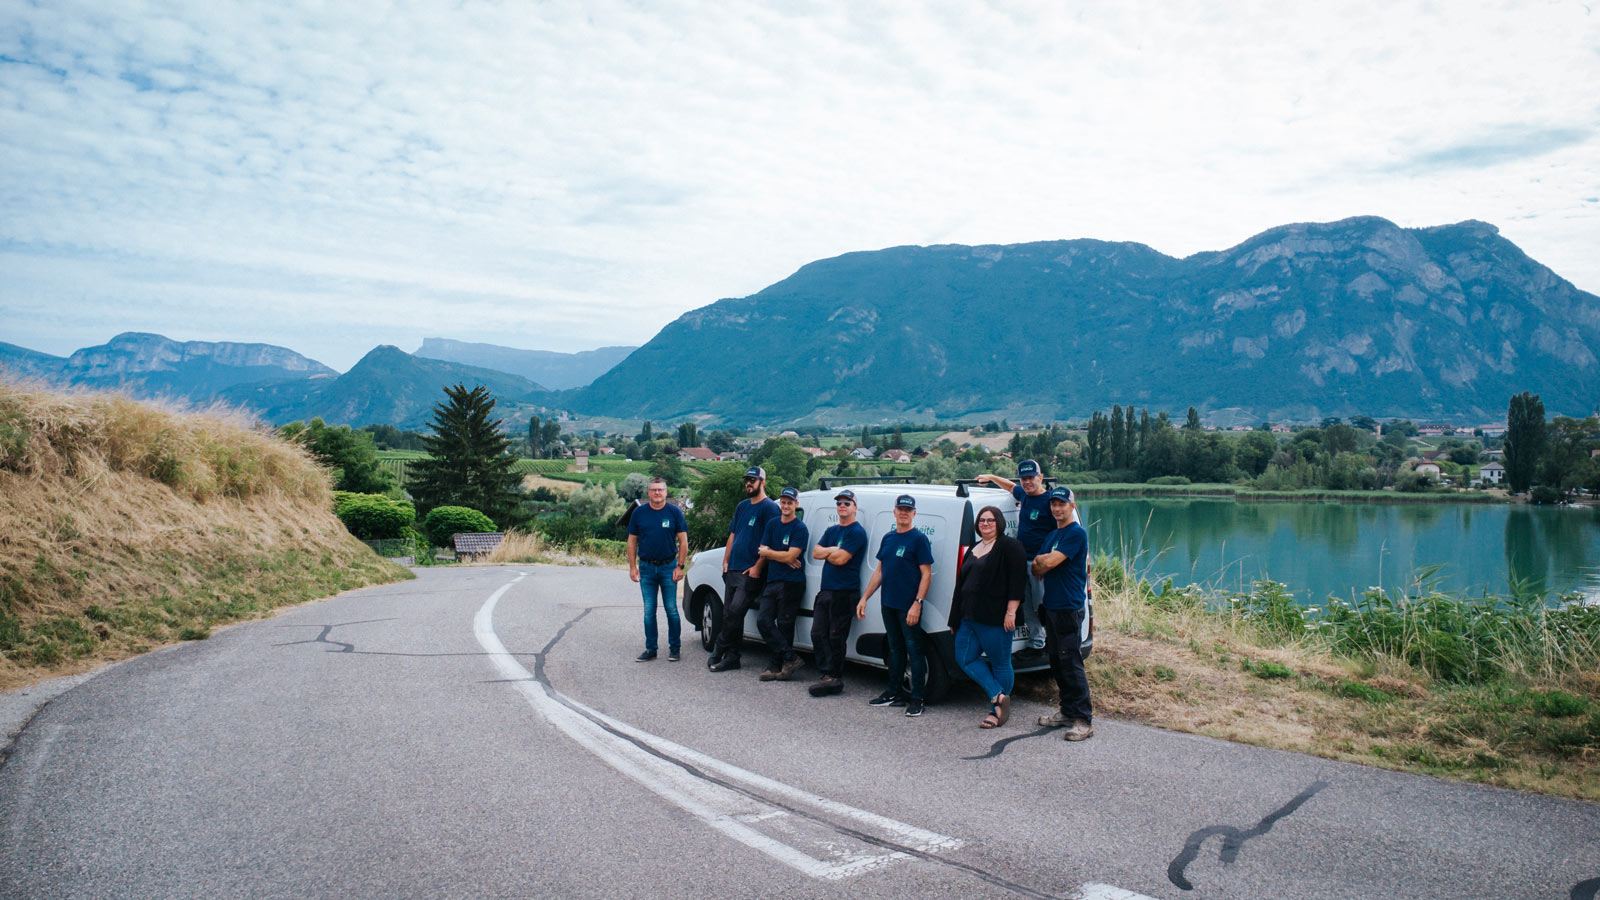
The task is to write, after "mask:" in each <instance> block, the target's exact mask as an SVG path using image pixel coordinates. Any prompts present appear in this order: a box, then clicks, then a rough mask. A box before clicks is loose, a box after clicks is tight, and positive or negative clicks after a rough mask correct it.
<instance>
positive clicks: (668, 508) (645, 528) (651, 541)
mask: <svg viewBox="0 0 1600 900" xmlns="http://www.w3.org/2000/svg"><path fill="white" fill-rule="evenodd" d="M688 530H689V523H688V522H687V521H685V519H684V518H683V510H681V509H679V508H677V507H676V506H673V505H672V504H671V503H663V504H661V508H660V509H651V508H650V504H648V503H642V504H640V505H639V506H636V507H634V510H633V515H631V516H629V517H628V533H629V534H631V535H633V536H635V537H637V538H638V539H639V542H638V543H639V558H640V559H657V560H660V559H671V558H673V557H675V556H677V555H678V534H679V532H684V531H688Z"/></svg>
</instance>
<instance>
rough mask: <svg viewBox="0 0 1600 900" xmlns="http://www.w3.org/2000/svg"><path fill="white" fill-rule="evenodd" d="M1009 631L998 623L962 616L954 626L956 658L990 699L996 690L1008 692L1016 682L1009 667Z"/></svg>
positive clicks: (996, 692) (1013, 671)
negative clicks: (958, 624)
mask: <svg viewBox="0 0 1600 900" xmlns="http://www.w3.org/2000/svg"><path fill="white" fill-rule="evenodd" d="M1011 635H1012V633H1011V632H1009V631H1007V630H1005V629H1004V628H1001V627H1000V626H998V625H984V624H982V623H980V622H974V621H972V620H971V619H962V620H961V627H960V628H958V629H957V630H956V662H957V663H959V664H960V665H961V670H962V671H963V672H966V673H967V677H968V678H971V679H972V680H973V681H974V682H975V683H976V684H977V685H978V687H980V688H982V689H983V694H984V696H986V697H988V698H989V699H991V700H993V699H994V698H995V696H996V695H998V694H1010V693H1011V689H1012V688H1013V687H1015V685H1016V671H1015V670H1013V669H1012V668H1011Z"/></svg>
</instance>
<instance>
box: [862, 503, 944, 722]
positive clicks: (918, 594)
mask: <svg viewBox="0 0 1600 900" xmlns="http://www.w3.org/2000/svg"><path fill="white" fill-rule="evenodd" d="M916 518H917V498H915V497H913V496H911V495H910V494H901V495H900V496H899V497H897V498H896V499H895V501H894V530H893V531H891V532H889V533H888V534H886V535H884V536H883V540H882V541H880V542H879V543H878V557H877V559H878V567H877V568H876V569H874V570H873V571H872V577H871V578H869V579H867V592H866V593H865V594H862V595H861V600H860V602H858V603H857V604H856V618H858V619H865V618H866V617H867V600H869V599H870V598H871V597H872V595H873V594H874V593H876V592H877V590H878V587H879V586H880V585H881V586H882V587H883V595H882V598H881V599H880V600H879V606H880V607H881V609H882V611H883V628H884V634H885V637H886V638H887V639H888V642H889V660H888V662H889V686H888V687H887V688H885V689H884V691H883V693H881V694H879V695H878V696H876V697H874V698H872V699H871V700H869V701H867V702H869V703H871V704H872V705H873V706H904V707H905V708H906V715H908V716H920V715H922V691H923V688H924V686H925V685H926V684H927V682H928V657H927V656H926V655H924V654H923V652H922V627H921V625H919V624H918V623H919V622H921V620H922V601H923V599H924V598H925V597H927V596H928V585H929V584H931V583H932V582H933V545H932V544H930V543H929V542H928V536H927V535H925V534H923V533H922V532H920V531H918V530H917V529H915V528H913V527H912V525H911V523H912V522H913V521H915V520H916ZM907 663H910V665H911V693H910V694H909V695H908V694H906V693H904V692H903V691H902V690H901V687H900V685H901V682H902V681H904V680H905V675H906V664H907Z"/></svg>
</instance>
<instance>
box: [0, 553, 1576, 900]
mask: <svg viewBox="0 0 1600 900" xmlns="http://www.w3.org/2000/svg"><path fill="white" fill-rule="evenodd" d="M639 618H640V617H639V601H638V594H637V591H636V588H635V586H634V585H633V584H632V583H630V582H629V581H628V580H627V576H626V574H625V573H623V572H621V571H617V570H595V569H579V568H560V567H547V566H539V567H507V568H487V567H473V568H464V569H462V568H450V569H431V570H422V571H421V573H420V576H419V578H418V579H417V580H416V581H412V582H409V583H405V584H398V585H389V586H385V587H379V588H372V589H368V590H362V591H355V592H351V593H348V594H344V595H341V596H339V597H336V598H333V599H331V600H327V601H324V602H319V603H314V604H310V605H307V606H303V607H298V608H295V609H293V610H290V611H287V612H285V613H284V614H282V615H279V616H277V617H275V618H272V619H269V620H265V621H261V622H255V623H250V624H246V625H241V626H237V627H233V628H229V629H224V630H222V631H219V632H217V633H216V634H214V635H213V636H212V637H211V638H210V639H209V640H206V641H203V642H197V643H191V644H185V645H182V646H179V647H175V648H171V649H168V650H165V651H162V652H158V653H153V654H150V655H148V656H145V657H141V658H139V659H136V660H132V661H129V662H126V663H123V664H121V665H118V666H115V667H112V668H109V669H107V670H104V671H103V672H102V673H101V674H99V675H98V676H97V677H94V678H90V679H87V680H84V681H81V682H79V683H75V685H74V686H72V687H71V689H70V690H67V691H66V692H65V693H62V694H60V695H59V696H57V697H55V699H53V700H51V701H49V702H48V704H47V705H45V706H44V707H43V708H42V709H41V710H39V711H38V713H37V714H36V715H34V716H33V718H32V719H31V721H29V722H28V723H27V726H26V728H24V729H23V730H22V731H21V733H20V735H19V736H18V737H17V738H16V740H15V741H14V742H13V744H12V745H11V747H10V748H9V753H8V755H7V756H6V758H5V760H4V763H3V764H0V897H4V898H8V900H9V898H35V897H37V898H77V897H83V898H105V897H118V898H139V897H159V898H184V897H207V898H210V897H252V898H269V897H295V898H305V897H338V898H357V897H386V898H387V897H430V898H431V897H608V898H609V897H663V898H678V897H682V898H697V900H699V898H708V897H709V898H743V897H751V898H754V897H761V898H773V897H787V898H813V897H818V898H823V897H840V898H843V897H851V898H909V897H947V896H960V897H970V898H990V897H994V898H1001V897H1006V898H1013V897H1034V898H1040V897H1062V898H1067V897H1078V898H1085V900H1090V898H1100V900H1103V898H1123V900H1134V898H1138V897H1140V896H1144V897H1156V898H1165V900H1175V898H1180V897H1192V898H1283V900H1292V898H1325V897H1326V898H1335V897H1336V898H1366V897H1373V898H1377V897H1384V898H1387V897H1405V898H1441V900H1444V898H1449V900H1459V898H1467V897H1492V898H1548V900H1558V898H1559V900H1567V898H1583V900H1592V898H1594V897H1595V896H1596V894H1597V892H1600V891H1597V889H1600V840H1597V838H1600V806H1597V805H1595V804H1587V803H1580V802H1574V801H1565V800H1556V799H1550V798H1547V797H1539V796H1534V795H1524V794H1519V793H1515V792H1511V791H1505V790H1499V789H1494V788H1483V787H1474V786H1467V785H1458V784H1449V783H1445V782H1440V781H1436V780H1433V779H1429V778H1422V777H1416V776H1408V775H1400V774H1395V773H1391V772H1384V771H1379V770H1374V769H1366V768H1362V767H1360V766H1354V765H1349V764H1343V763H1336V762H1329V761H1326V760H1319V759H1314V758H1310V757H1305V756H1299V755H1295V754H1290V753H1280V752H1274V751H1267V750H1258V749H1254V748H1250V747H1244V746H1238V745H1234V744H1228V743H1225V742H1222V741H1215V740H1210V739H1205V738H1197V737H1193V736H1188V735H1181V734H1174V733H1169V732H1165V731H1161V730H1159V729H1154V728H1146V727H1142V726H1137V725H1132V724H1126V723H1121V722H1116V721H1112V720H1109V719H1101V720H1099V721H1097V722H1096V725H1095V729H1096V735H1095V737H1094V738H1093V739H1091V740H1089V741H1087V742H1085V743H1082V744H1069V743H1066V742H1063V741H1061V740H1059V739H1057V737H1056V735H1055V733H1053V732H1045V731H1041V730H1040V729H1038V728H1036V727H1035V726H1034V725H1033V724H1032V722H1033V719H1034V718H1035V717H1036V716H1037V715H1039V714H1040V713H1042V712H1045V711H1046V710H1044V709H1043V708H1042V707H1039V706H1036V705H1028V704H1019V705H1018V707H1017V708H1016V710H1015V712H1014V714H1013V716H1012V720H1011V723H1010V724H1009V725H1008V726H1007V727H1006V728H1005V729H1002V730H1000V731H999V732H994V731H980V730H978V729H977V728H976V727H975V724H976V721H977V719H978V718H979V717H980V716H981V714H982V712H983V701H982V699H981V698H980V697H978V696H977V695H976V692H975V691H970V690H969V691H967V692H965V693H960V694H958V695H957V696H956V697H955V698H953V699H952V700H951V701H948V702H946V703H944V704H941V705H938V706H934V707H930V708H929V710H928V712H927V714H926V715H924V716H922V717H921V718H916V719H911V718H907V717H905V716H904V715H901V714H900V711H899V710H889V709H874V708H871V707H869V706H867V704H866V700H867V698H868V697H870V696H872V695H873V694H875V693H877V691H878V690H879V689H881V681H880V678H881V676H880V674H879V673H877V672H876V671H874V670H869V669H853V670H851V671H848V672H847V673H846V686H847V689H846V692H845V694H843V695H842V696H839V697H832V698H822V699H815V698H812V697H810V696H808V695H807V693H806V691H805V688H804V682H800V683H787V684H786V683H761V682H758V681H757V680H756V674H757V670H758V669H759V668H760V666H761V665H762V663H763V662H764V654H763V653H762V652H760V651H750V652H747V653H746V655H745V662H746V668H745V669H743V670H741V671H738V672H729V673H720V674H713V673H710V672H708V671H706V669H705V665H704V663H705V654H704V652H703V651H701V650H700V649H699V644H698V642H697V641H695V640H693V637H694V635H693V633H692V632H690V633H688V634H686V636H685V642H684V643H685V649H686V653H685V658H684V660H683V661H682V662H677V663H670V662H667V661H666V660H665V658H664V655H663V658H662V659H660V660H657V661H655V662H651V663H645V664H640V663H636V662H634V660H633V657H634V656H635V655H636V654H637V653H638V652H639V650H640V648H641V646H642V641H641V637H640V634H639ZM662 626H663V649H664V648H665V634H664V632H665V622H664V620H663V622H662ZM802 675H803V676H807V677H815V673H814V672H813V671H812V670H811V669H810V667H809V666H808V667H807V668H806V669H805V670H803V672H802Z"/></svg>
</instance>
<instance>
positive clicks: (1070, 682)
mask: <svg viewBox="0 0 1600 900" xmlns="http://www.w3.org/2000/svg"><path fill="white" fill-rule="evenodd" d="M1039 612H1040V613H1042V614H1043V615H1044V619H1045V622H1046V623H1048V624H1049V626H1050V627H1049V628H1047V629H1046V630H1045V633H1044V638H1045V640H1044V652H1045V653H1046V654H1047V655H1048V656H1049V657H1050V674H1052V675H1054V676H1055V677H1056V688H1057V689H1058V690H1059V691H1060V692H1061V714H1062V715H1063V716H1066V717H1067V718H1069V719H1082V720H1084V721H1085V722H1091V721H1093V720H1094V719H1093V717H1094V709H1093V708H1092V707H1090V705H1089V676H1088V675H1087V674H1086V673H1085V672H1084V671H1083V653H1082V652H1081V650H1082V643H1083V610H1081V609H1045V608H1044V607H1040V608H1039Z"/></svg>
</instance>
